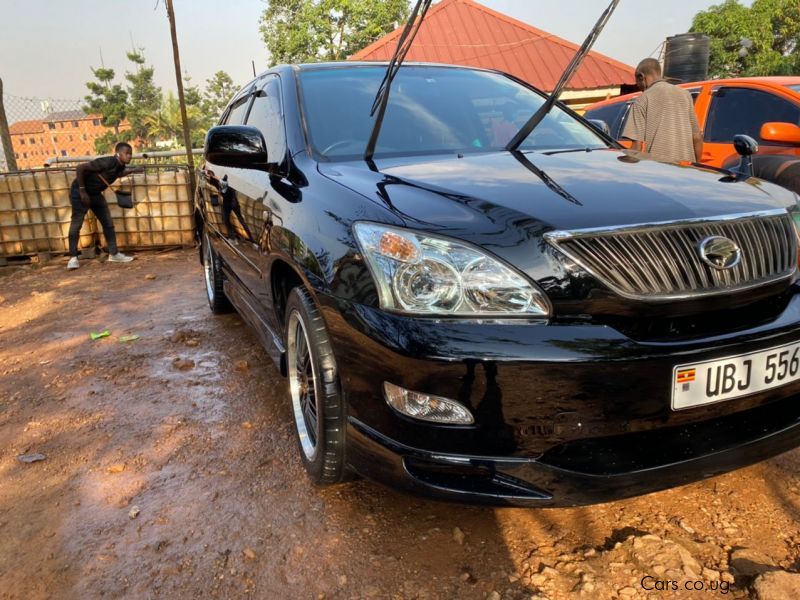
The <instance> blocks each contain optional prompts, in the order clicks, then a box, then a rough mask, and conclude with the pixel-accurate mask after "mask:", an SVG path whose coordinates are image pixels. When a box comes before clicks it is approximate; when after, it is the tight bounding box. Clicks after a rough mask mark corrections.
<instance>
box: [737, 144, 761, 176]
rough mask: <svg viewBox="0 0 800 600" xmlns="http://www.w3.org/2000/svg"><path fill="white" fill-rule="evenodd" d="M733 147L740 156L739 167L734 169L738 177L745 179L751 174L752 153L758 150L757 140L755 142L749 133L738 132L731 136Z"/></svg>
mask: <svg viewBox="0 0 800 600" xmlns="http://www.w3.org/2000/svg"><path fill="white" fill-rule="evenodd" d="M733 147H734V149H735V150H736V152H738V153H739V155H740V156H741V157H742V158H741V160H740V161H739V167H738V168H737V169H736V173H737V174H738V176H739V178H740V179H747V178H748V177H752V176H753V158H752V155H753V154H755V153H756V152H758V142H756V141H755V140H754V139H753V138H751V137H750V136H749V135H744V134H742V133H740V134H739V135H735V136H733Z"/></svg>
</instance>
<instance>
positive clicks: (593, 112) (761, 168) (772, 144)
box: [584, 77, 800, 188]
mask: <svg viewBox="0 0 800 600" xmlns="http://www.w3.org/2000/svg"><path fill="white" fill-rule="evenodd" d="M680 87H682V88H686V89H687V90H689V92H690V93H691V94H692V98H693V99H694V109H695V112H696V113H697V121H698V123H699V124H700V129H702V130H703V156H702V157H701V162H702V163H704V164H707V165H711V166H714V167H729V166H731V165H733V164H736V163H737V162H738V160H739V156H738V155H737V154H736V151H735V150H734V149H733V136H734V135H736V134H738V133H744V134H747V135H749V136H751V137H752V138H754V139H755V140H756V141H757V142H758V145H759V150H758V156H757V157H755V160H754V163H753V165H754V169H755V172H756V175H757V176H759V177H762V178H763V179H769V180H772V181H776V180H777V178H778V177H780V176H781V175H783V174H784V173H787V174H788V172H787V170H788V169H790V170H791V171H792V172H794V173H795V179H796V178H797V177H796V173H797V172H798V171H800V77H745V78H740V79H716V80H712V81H699V82H694V83H683V84H680ZM638 95H639V93H635V94H628V95H626V96H619V97H617V98H612V99H610V100H605V101H603V102H598V103H597V104H593V105H592V106H590V107H589V108H588V109H587V110H586V113H585V114H584V116H585V117H586V118H587V119H589V120H591V121H594V122H595V124H597V125H599V126H600V127H601V128H605V127H607V133H609V134H610V135H611V136H612V137H614V138H615V139H619V138H620V135H621V133H622V130H623V127H624V126H625V121H626V120H627V117H628V110H629V109H630V105H631V103H632V102H633V100H634V98H636V97H637V96H638ZM599 121H602V123H598V122H599ZM623 143H625V141H624V140H623ZM626 145H628V146H630V142H627V143H626ZM776 155H778V156H776ZM767 156H768V158H767ZM776 172H777V173H776ZM778 183H785V182H781V181H778ZM787 187H791V188H794V187H795V185H788V186H787Z"/></svg>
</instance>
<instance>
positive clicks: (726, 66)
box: [691, 0, 800, 78]
mask: <svg viewBox="0 0 800 600" xmlns="http://www.w3.org/2000/svg"><path fill="white" fill-rule="evenodd" d="M691 30H692V31H694V32H698V33H705V34H706V35H708V36H709V37H710V38H711V58H710V61H709V76H710V77H714V78H716V77H743V76H756V75H788V74H792V73H797V72H800V2H798V0H754V1H753V4H752V5H751V6H750V8H748V7H746V6H743V5H742V4H741V3H740V2H739V0H725V2H723V3H722V4H718V5H715V6H712V7H710V8H709V9H708V10H706V11H701V12H699V13H697V14H696V15H695V17H694V20H693V22H692V29H691Z"/></svg>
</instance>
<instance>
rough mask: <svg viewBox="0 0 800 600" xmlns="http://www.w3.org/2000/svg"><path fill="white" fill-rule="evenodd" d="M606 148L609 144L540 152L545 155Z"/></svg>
mask: <svg viewBox="0 0 800 600" xmlns="http://www.w3.org/2000/svg"><path fill="white" fill-rule="evenodd" d="M606 148H607V146H597V147H596V148H592V147H590V146H586V147H584V148H564V149H562V150H545V151H544V152H540V153H539V154H544V155H545V156H551V155H553V154H566V153H568V152H591V151H592V150H605V149H606Z"/></svg>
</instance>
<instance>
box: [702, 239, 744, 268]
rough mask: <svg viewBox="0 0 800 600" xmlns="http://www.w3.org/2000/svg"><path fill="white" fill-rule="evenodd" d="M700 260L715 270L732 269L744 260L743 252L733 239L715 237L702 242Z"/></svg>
mask: <svg viewBox="0 0 800 600" xmlns="http://www.w3.org/2000/svg"><path fill="white" fill-rule="evenodd" d="M699 250H700V258H701V259H702V261H703V262H704V263H706V264H707V265H708V266H710V267H714V268H715V269H719V270H724V269H732V268H733V267H735V266H736V265H738V264H739V261H740V260H742V250H741V248H739V245H738V244H737V243H736V242H734V241H733V240H731V239H728V238H726V237H722V236H719V235H714V236H711V237H708V238H706V239H704V240H703V241H702V242H700V247H699Z"/></svg>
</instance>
